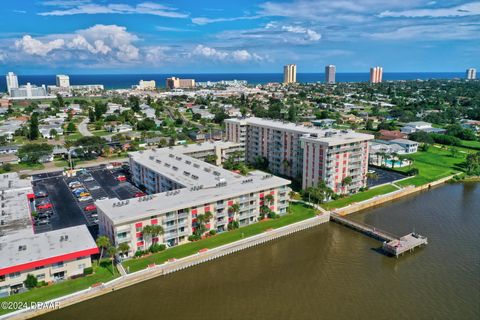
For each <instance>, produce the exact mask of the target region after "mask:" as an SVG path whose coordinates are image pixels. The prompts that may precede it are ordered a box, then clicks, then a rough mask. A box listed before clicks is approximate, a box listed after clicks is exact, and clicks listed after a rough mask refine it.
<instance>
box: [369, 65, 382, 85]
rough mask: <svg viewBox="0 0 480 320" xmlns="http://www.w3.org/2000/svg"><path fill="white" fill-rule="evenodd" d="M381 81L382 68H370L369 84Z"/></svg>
mask: <svg viewBox="0 0 480 320" xmlns="http://www.w3.org/2000/svg"><path fill="white" fill-rule="evenodd" d="M382 80H383V68H382V67H372V68H370V83H380V82H382Z"/></svg>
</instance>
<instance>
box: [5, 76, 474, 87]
mask: <svg viewBox="0 0 480 320" xmlns="http://www.w3.org/2000/svg"><path fill="white" fill-rule="evenodd" d="M172 76H175V77H180V78H191V79H195V81H196V82H205V81H220V80H246V81H247V82H248V83H249V84H264V83H269V82H281V81H283V73H168V74H158V73H156V74H146V73H142V74H69V77H70V84H71V85H82V84H102V85H104V87H105V88H106V89H127V88H131V87H132V86H133V85H136V84H138V82H139V81H140V80H155V82H156V85H157V87H159V88H162V87H165V79H166V78H168V77H172ZM464 77H465V73H463V72H384V73H383V80H385V81H389V80H390V81H394V80H429V79H455V78H464ZM369 79H370V73H368V72H358V73H355V72H343V73H340V72H337V74H336V81H337V82H366V81H369ZM18 82H19V84H20V85H24V84H26V83H27V82H30V83H31V84H35V85H37V86H40V85H47V86H48V85H54V84H55V74H46V75H21V74H19V75H18ZM297 82H299V83H315V82H325V74H324V73H297ZM0 88H1V90H2V91H4V90H5V89H6V80H5V77H0Z"/></svg>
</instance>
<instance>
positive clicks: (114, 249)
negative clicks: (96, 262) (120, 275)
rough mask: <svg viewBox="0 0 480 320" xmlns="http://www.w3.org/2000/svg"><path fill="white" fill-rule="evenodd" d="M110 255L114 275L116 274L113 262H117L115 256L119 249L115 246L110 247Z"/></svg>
mask: <svg viewBox="0 0 480 320" xmlns="http://www.w3.org/2000/svg"><path fill="white" fill-rule="evenodd" d="M107 252H108V255H109V256H110V259H112V273H115V268H114V266H113V262H114V261H115V254H116V253H117V248H115V247H114V246H110V247H108V249H107Z"/></svg>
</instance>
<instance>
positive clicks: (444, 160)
mask: <svg viewBox="0 0 480 320" xmlns="http://www.w3.org/2000/svg"><path fill="white" fill-rule="evenodd" d="M410 157H411V158H412V159H413V160H414V162H413V166H412V167H413V168H417V169H418V170H419V174H418V175H417V176H415V177H412V178H410V179H406V180H402V181H399V182H397V183H396V184H397V185H398V186H401V187H406V186H409V185H414V186H421V185H424V184H427V183H429V182H432V181H435V180H438V179H441V178H445V177H447V176H449V175H452V174H455V173H458V172H461V171H463V166H462V164H463V162H465V158H466V154H465V153H458V154H457V156H456V157H455V158H454V157H452V155H451V152H450V151H449V150H443V149H441V148H437V147H433V146H432V147H430V148H429V149H428V151H419V152H417V153H415V154H412V155H410ZM409 169H410V168H409V167H403V168H396V170H398V171H401V172H406V171H408V170H409Z"/></svg>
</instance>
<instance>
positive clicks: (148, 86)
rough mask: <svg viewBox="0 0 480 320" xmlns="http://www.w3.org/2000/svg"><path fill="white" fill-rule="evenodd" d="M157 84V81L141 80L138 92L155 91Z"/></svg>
mask: <svg viewBox="0 0 480 320" xmlns="http://www.w3.org/2000/svg"><path fill="white" fill-rule="evenodd" d="M155 88H156V83H155V80H140V81H139V82H138V86H136V89H138V90H155Z"/></svg>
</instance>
